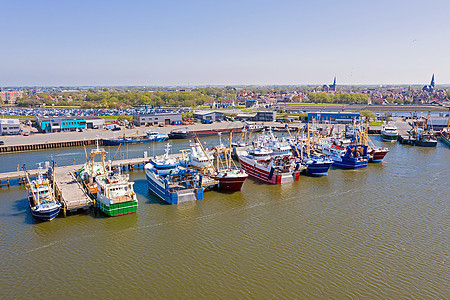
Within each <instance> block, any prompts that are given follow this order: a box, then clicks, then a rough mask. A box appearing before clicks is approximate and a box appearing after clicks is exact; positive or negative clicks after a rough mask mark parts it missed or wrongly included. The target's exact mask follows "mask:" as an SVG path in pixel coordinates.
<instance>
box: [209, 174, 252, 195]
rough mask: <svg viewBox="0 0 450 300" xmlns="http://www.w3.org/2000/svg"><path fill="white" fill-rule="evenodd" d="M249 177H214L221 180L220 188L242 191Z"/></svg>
mask: <svg viewBox="0 0 450 300" xmlns="http://www.w3.org/2000/svg"><path fill="white" fill-rule="evenodd" d="M247 177H248V176H237V177H215V178H214V179H216V180H218V181H219V189H221V190H230V191H240V190H241V188H242V185H243V184H244V181H245V179H247Z"/></svg>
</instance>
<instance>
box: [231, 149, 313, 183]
mask: <svg viewBox="0 0 450 300" xmlns="http://www.w3.org/2000/svg"><path fill="white" fill-rule="evenodd" d="M239 162H240V163H241V167H242V169H243V170H244V171H245V172H246V173H247V174H248V175H249V176H252V177H254V178H257V179H260V180H262V181H265V182H267V183H271V184H282V183H287V182H292V181H298V179H299V177H300V172H301V171H302V170H303V169H304V167H303V166H302V165H301V164H300V163H299V162H296V159H295V157H294V156H293V155H292V154H286V155H275V156H274V155H272V150H270V149H268V148H267V147H264V146H262V145H254V146H253V147H250V148H249V149H248V150H247V155H241V156H239Z"/></svg>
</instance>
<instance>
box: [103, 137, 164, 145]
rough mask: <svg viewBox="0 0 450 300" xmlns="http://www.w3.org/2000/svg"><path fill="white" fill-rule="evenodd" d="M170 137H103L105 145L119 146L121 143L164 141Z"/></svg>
mask: <svg viewBox="0 0 450 300" xmlns="http://www.w3.org/2000/svg"><path fill="white" fill-rule="evenodd" d="M168 139H169V138H168V137H164V138H156V139H137V140H131V139H102V141H103V145H104V146H119V145H133V144H143V143H153V142H164V141H167V140H168Z"/></svg>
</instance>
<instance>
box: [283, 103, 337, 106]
mask: <svg viewBox="0 0 450 300" xmlns="http://www.w3.org/2000/svg"><path fill="white" fill-rule="evenodd" d="M287 105H292V106H298V105H304V106H342V104H337V103H310V102H299V103H287Z"/></svg>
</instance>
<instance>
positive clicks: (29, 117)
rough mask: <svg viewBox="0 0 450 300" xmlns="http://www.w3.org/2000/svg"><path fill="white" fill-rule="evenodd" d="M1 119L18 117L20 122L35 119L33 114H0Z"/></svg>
mask: <svg viewBox="0 0 450 300" xmlns="http://www.w3.org/2000/svg"><path fill="white" fill-rule="evenodd" d="M1 118H2V119H19V120H20V121H21V122H23V121H28V120H30V121H36V117H35V116H16V115H1Z"/></svg>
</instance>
